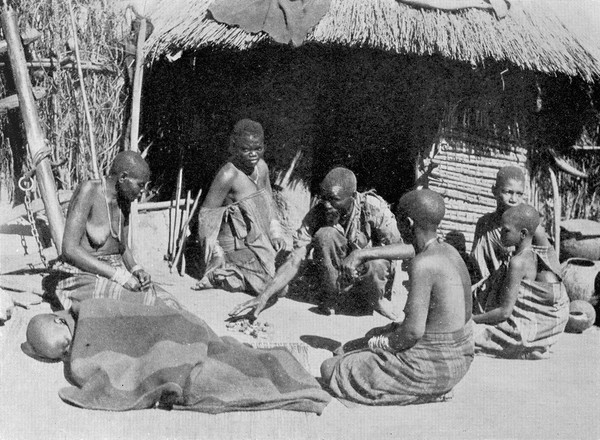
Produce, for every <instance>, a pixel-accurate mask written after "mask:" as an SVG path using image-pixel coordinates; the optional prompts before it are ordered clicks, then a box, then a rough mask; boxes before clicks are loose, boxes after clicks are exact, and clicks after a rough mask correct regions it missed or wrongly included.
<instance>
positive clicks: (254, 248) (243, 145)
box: [197, 119, 285, 294]
mask: <svg viewBox="0 0 600 440" xmlns="http://www.w3.org/2000/svg"><path fill="white" fill-rule="evenodd" d="M264 148H265V146H264V135H263V128H262V126H261V125H260V124H259V123H258V122H255V121H252V120H250V119H242V120H240V121H238V122H237V123H236V124H235V126H234V128H233V133H232V134H231V137H230V143H229V152H230V153H231V157H230V159H229V161H228V162H227V163H226V164H225V165H223V166H222V167H221V169H220V170H219V172H218V173H217V175H216V176H215V178H214V180H213V182H212V184H211V186H210V189H209V191H208V194H207V196H206V199H205V200H204V203H203V204H202V208H201V209H200V214H199V217H198V220H199V221H198V241H199V242H200V244H201V245H202V248H203V254H204V265H205V269H204V276H203V277H202V279H201V280H200V281H199V282H198V284H197V288H198V289H211V288H217V289H224V290H228V291H241V292H244V291H246V292H249V293H254V294H256V293H259V292H262V290H263V289H264V287H265V285H266V284H267V283H268V282H269V281H271V279H272V278H273V276H274V275H275V257H276V254H277V252H279V251H281V250H285V241H284V239H283V234H282V229H281V225H280V224H279V221H278V219H277V209H276V207H275V204H274V201H273V194H272V192H271V183H270V182H269V167H268V166H267V164H266V162H265V161H264V160H263V158H262V157H263V154H264Z"/></svg>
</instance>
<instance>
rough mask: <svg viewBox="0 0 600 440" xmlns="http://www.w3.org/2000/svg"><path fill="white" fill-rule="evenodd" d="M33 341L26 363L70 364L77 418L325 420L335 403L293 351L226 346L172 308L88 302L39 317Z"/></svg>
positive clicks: (68, 397)
mask: <svg viewBox="0 0 600 440" xmlns="http://www.w3.org/2000/svg"><path fill="white" fill-rule="evenodd" d="M26 337H27V341H26V342H24V343H23V344H22V349H23V351H24V352H25V353H26V354H28V355H30V356H32V357H34V358H35V359H38V360H44V361H48V360H63V361H65V362H67V363H68V368H65V373H66V374H68V377H67V379H69V382H70V383H71V384H72V385H74V386H70V387H66V388H62V389H61V390H60V391H59V396H60V397H61V399H63V400H64V401H65V402H68V403H70V404H72V405H75V406H78V407H80V408H88V409H100V410H110V411H126V410H133V409H144V408H154V407H156V406H157V404H159V405H161V406H162V407H164V408H165V407H166V408H169V409H170V408H173V409H186V410H192V411H201V412H208V413H213V414H214V413H219V412H226V411H243V410H267V409H276V408H280V409H287V410H294V411H309V412H315V413H319V414H320V413H321V412H322V411H323V409H324V407H325V406H326V405H327V403H328V402H329V400H330V399H331V397H330V396H329V395H328V394H327V393H326V392H325V391H323V390H322V389H321V387H320V386H319V384H318V382H317V381H316V380H315V378H314V377H312V376H311V375H310V373H309V372H308V371H306V370H305V369H304V368H303V367H302V365H301V364H300V363H299V362H298V360H296V358H295V357H294V356H293V355H292V354H291V353H290V352H289V351H288V350H287V349H286V348H283V347H276V348H270V349H256V348H251V347H248V346H247V345H245V344H242V343H240V342H238V341H237V340H235V339H234V338H230V337H219V336H217V335H216V334H215V333H214V332H213V331H212V329H211V328H210V327H209V326H208V325H207V324H206V323H205V322H204V321H203V320H201V319H200V318H198V317H197V316H195V315H192V314H191V313H188V312H186V311H181V310H174V309H172V308H169V307H149V306H144V305H140V304H132V303H127V302H123V301H114V300H110V299H91V300H87V301H83V302H81V303H76V304H74V307H73V308H72V309H71V310H70V311H69V312H67V311H64V310H63V311H61V312H58V313H56V314H41V315H36V316H34V317H33V318H32V319H31V320H30V322H29V324H28V326H27V332H26Z"/></svg>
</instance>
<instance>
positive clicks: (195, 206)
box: [171, 190, 202, 271]
mask: <svg viewBox="0 0 600 440" xmlns="http://www.w3.org/2000/svg"><path fill="white" fill-rule="evenodd" d="M201 195H202V190H200V191H198V195H197V196H196V199H195V200H194V204H193V205H192V210H191V211H190V215H189V216H188V218H187V220H186V221H185V225H184V227H183V230H184V231H185V230H187V228H188V226H189V225H190V221H191V219H192V218H194V214H195V213H196V209H197V208H198V201H199V200H200V196H201ZM184 240H185V234H182V235H181V237H180V238H179V248H178V249H177V255H175V259H174V260H173V264H172V265H171V271H173V266H175V267H177V264H179V259H180V258H181V253H182V251H183V242H184Z"/></svg>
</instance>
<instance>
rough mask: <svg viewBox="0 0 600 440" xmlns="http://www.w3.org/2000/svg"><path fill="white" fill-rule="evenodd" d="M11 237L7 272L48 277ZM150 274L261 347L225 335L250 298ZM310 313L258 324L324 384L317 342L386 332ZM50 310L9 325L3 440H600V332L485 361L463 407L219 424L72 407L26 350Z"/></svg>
mask: <svg viewBox="0 0 600 440" xmlns="http://www.w3.org/2000/svg"><path fill="white" fill-rule="evenodd" d="M14 238H15V236H9V237H8V238H7V236H5V235H0V250H1V251H2V253H1V255H0V257H1V259H0V265H1V266H0V267H1V272H2V273H3V274H5V273H8V272H13V271H15V270H19V269H23V268H26V267H27V264H28V263H30V264H32V265H34V267H39V259H38V258H37V257H36V256H35V255H30V256H24V255H22V250H19V246H18V241H17V242H15V240H14ZM33 249H35V247H33V248H30V251H31V250H33ZM153 270H154V272H155V279H156V280H158V281H159V282H161V283H163V284H164V285H165V288H167V289H169V290H171V291H172V292H173V293H174V294H176V296H177V297H178V298H180V299H181V301H182V302H183V304H184V305H185V306H186V307H188V308H189V309H190V310H191V311H192V312H194V313H196V314H198V315H199V316H201V317H202V318H203V319H205V320H206V321H207V322H208V323H209V324H210V325H211V326H212V327H213V329H214V330H215V331H216V332H217V333H218V334H228V335H230V336H233V335H235V336H238V337H239V339H240V340H242V341H247V342H250V341H253V338H251V337H250V336H246V335H243V334H239V333H237V334H234V333H231V332H229V331H227V329H226V327H225V321H224V319H225V317H226V314H227V311H228V310H230V309H231V308H232V307H233V306H234V305H236V304H237V303H239V302H241V301H244V300H246V299H248V298H249V296H247V295H244V294H232V293H227V292H223V291H217V290H212V291H204V292H197V291H194V290H192V289H191V286H192V285H193V284H194V280H193V279H192V278H190V277H187V276H186V277H180V276H178V275H172V274H169V273H168V271H167V270H166V266H165V264H164V262H162V261H156V262H155V264H154V265H153ZM11 278H12V279H16V280H17V281H18V282H19V283H21V284H22V285H23V286H24V287H32V288H35V287H36V286H39V283H40V281H41V275H39V274H26V275H12V276H11ZM38 288H39V287H38ZM29 298H33V299H35V297H32V296H30V297H29ZM25 299H27V298H25ZM312 307H313V305H311V304H307V303H303V302H298V301H294V300H291V299H287V298H283V299H280V300H279V301H278V303H277V304H276V305H275V306H274V307H272V308H270V309H268V310H266V311H265V312H264V313H263V315H261V319H262V320H265V321H268V322H269V323H271V324H272V325H273V326H274V333H273V335H272V337H271V339H270V340H271V341H274V342H276V341H285V342H301V341H302V342H307V343H309V344H310V345H312V346H311V347H310V348H309V360H310V370H311V373H312V374H313V375H315V376H318V375H319V365H320V363H321V362H322V361H323V360H324V359H326V358H327V357H329V356H330V355H331V354H330V352H329V351H328V350H326V349H324V348H318V347H319V345H320V344H319V343H317V342H319V341H320V343H322V342H324V341H329V342H330V343H332V344H333V342H332V341H336V342H345V341H346V340H348V339H353V338H356V337H359V336H362V335H363V334H364V333H365V332H366V331H367V330H369V329H370V328H371V327H373V326H378V325H383V324H385V323H386V321H385V320H384V319H383V318H381V317H379V316H361V317H355V316H339V315H336V316H330V317H325V316H321V315H317V314H315V313H314V312H313V311H312V310H311V308H312ZM48 310H49V307H48V305H47V304H44V303H42V304H40V305H35V306H32V307H31V308H30V309H28V310H27V309H23V308H17V309H15V313H14V315H13V317H12V319H11V320H9V321H8V322H6V323H5V325H4V326H0V349H1V353H2V357H1V362H0V389H1V391H2V393H1V394H0V414H2V423H1V425H0V426H1V427H0V439H39V438H46V439H50V440H53V439H146V438H147V439H192V438H197V439H303V438H306V439H364V438H367V439H387V438H390V439H392V438H394V439H398V438H410V439H419V438H436V439H437V438H443V439H598V438H600V417H599V416H598V402H600V367H599V365H600V329H599V328H598V327H592V328H591V329H589V330H587V331H586V332H585V333H583V334H579V335H575V334H564V335H563V336H562V338H561V339H560V341H559V342H558V344H557V345H556V346H555V348H554V353H553V356H552V358H551V359H548V360H543V361H514V360H499V359H492V358H486V357H477V358H476V359H475V361H474V363H473V365H472V367H471V370H470V371H469V373H468V374H467V376H466V377H465V378H464V380H463V381H462V382H461V383H460V384H459V385H458V386H457V387H456V388H455V389H454V398H453V399H452V400H450V401H448V402H444V403H433V404H426V405H417V406H412V407H411V406H409V407H366V406H356V407H352V408H350V407H347V406H345V405H343V404H342V403H340V402H339V401H337V400H335V399H334V400H332V402H331V403H330V404H329V405H328V406H327V407H326V408H325V411H324V413H323V414H322V415H321V416H317V415H314V414H304V413H294V412H289V411H279V410H275V411H273V410H272V411H264V412H253V413H250V412H239V413H227V414H219V415H208V414H202V413H196V412H187V411H164V410H158V409H149V410H142V411H130V412H124V413H117V412H103V411H90V410H84V409H80V408H76V407H73V406H69V405H67V404H65V403H63V402H62V401H61V400H60V399H59V397H58V394H57V392H58V390H59V389H60V388H62V387H65V386H68V383H67V381H66V380H65V378H64V375H63V368H62V364H59V363H41V362H37V361H35V360H33V359H31V358H29V357H28V356H26V355H25V354H23V353H22V352H21V350H20V344H21V342H23V341H24V334H25V328H26V324H27V322H28V319H29V318H30V317H31V316H33V315H34V314H37V313H42V312H46V311H48ZM322 338H327V339H322Z"/></svg>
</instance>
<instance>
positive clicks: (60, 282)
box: [44, 254, 182, 310]
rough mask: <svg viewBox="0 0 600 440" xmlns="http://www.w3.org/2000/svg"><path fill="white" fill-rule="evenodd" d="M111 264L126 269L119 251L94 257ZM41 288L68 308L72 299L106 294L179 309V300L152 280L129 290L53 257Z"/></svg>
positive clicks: (105, 296) (122, 299) (124, 299)
mask: <svg viewBox="0 0 600 440" xmlns="http://www.w3.org/2000/svg"><path fill="white" fill-rule="evenodd" d="M96 258H98V259H99V260H100V261H103V262H105V263H108V264H110V265H111V266H112V267H114V268H119V267H122V268H124V269H126V267H125V264H124V263H123V258H122V257H121V255H118V254H112V255H102V256H98V257H96ZM44 288H45V290H46V293H47V294H48V295H50V297H51V299H52V300H55V302H56V300H57V301H58V302H59V303H60V305H61V306H62V307H63V308H64V309H65V310H69V309H70V308H71V307H72V305H73V303H76V302H81V301H84V300H86V299H92V298H110V299H115V300H120V301H125V302H131V303H137V304H143V305H147V306H157V305H162V306H167V307H171V308H174V309H176V310H181V309H182V307H181V305H180V304H179V302H178V301H177V300H176V299H175V297H174V296H173V295H171V294H170V293H169V292H167V291H166V290H164V289H162V288H161V287H159V286H157V285H156V283H152V284H151V286H150V288H148V289H146V290H141V291H133V290H129V289H126V288H124V287H123V286H121V285H120V284H118V283H116V282H114V281H112V280H110V279H108V278H105V277H103V276H100V275H95V274H91V273H89V272H84V271H82V270H81V269H78V268H77V267H75V266H73V265H71V264H69V263H67V262H65V261H62V260H60V259H59V260H56V262H55V263H54V265H53V266H52V272H51V273H50V275H48V276H47V277H46V278H45V279H44Z"/></svg>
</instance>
